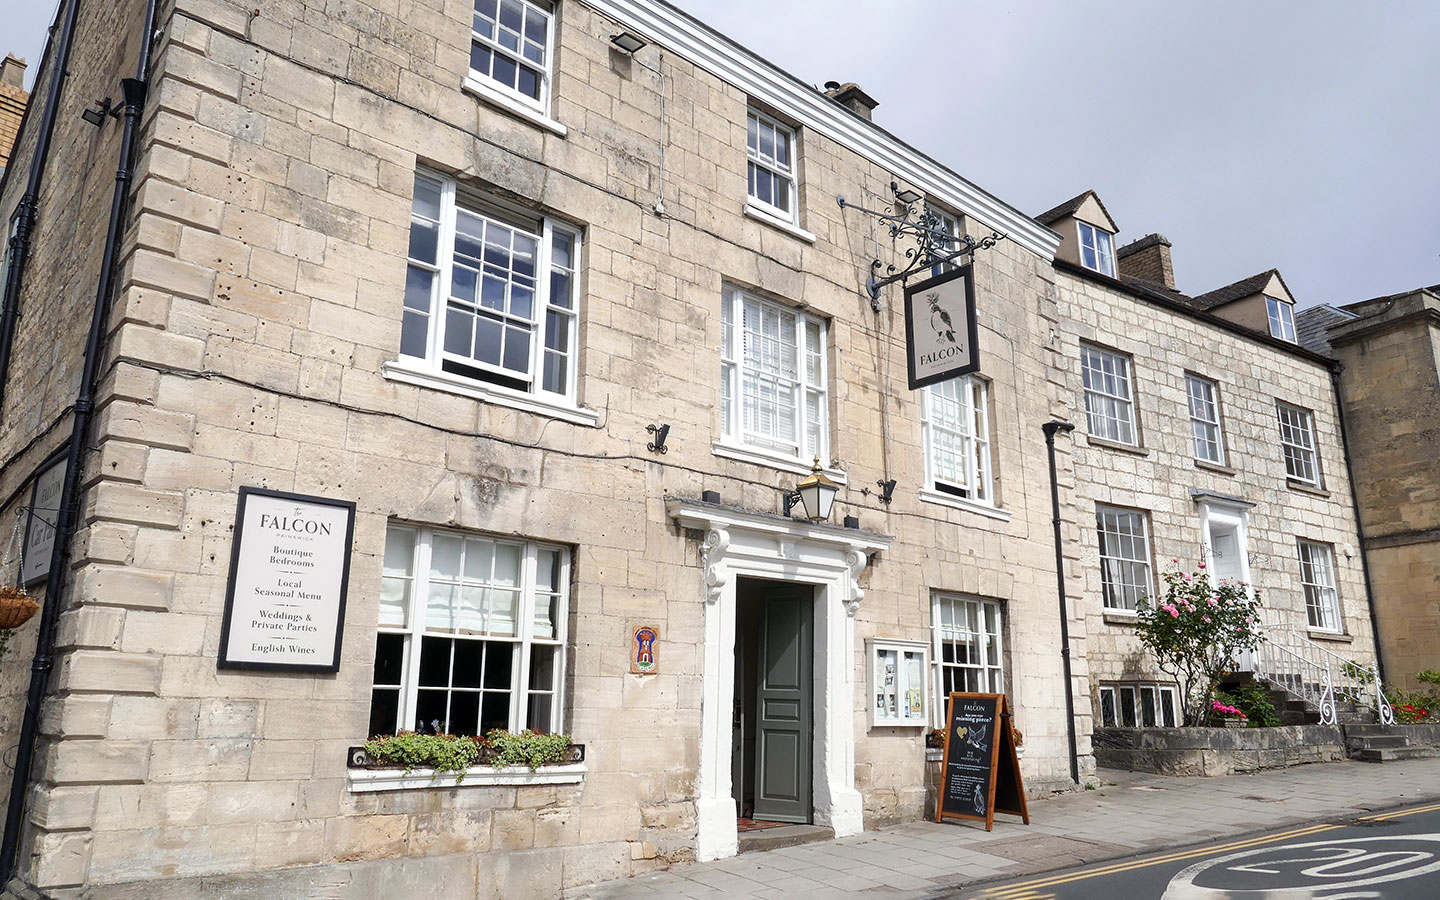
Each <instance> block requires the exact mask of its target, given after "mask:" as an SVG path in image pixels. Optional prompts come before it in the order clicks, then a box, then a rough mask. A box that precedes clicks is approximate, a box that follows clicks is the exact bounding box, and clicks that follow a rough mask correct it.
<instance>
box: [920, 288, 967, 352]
mask: <svg viewBox="0 0 1440 900" xmlns="http://www.w3.org/2000/svg"><path fill="white" fill-rule="evenodd" d="M925 301H926V302H927V303H929V304H930V327H931V328H933V329H935V333H936V334H938V335H939V336H940V337H942V338H944V339H945V340H947V341H949V342H950V343H952V344H955V345H956V346H959V342H958V341H956V340H955V323H954V322H952V321H950V313H949V312H947V311H946V310H945V309H944V307H942V306H941V305H940V294H939V293H938V292H936V291H931V292H930V293H928V294H926V295H925Z"/></svg>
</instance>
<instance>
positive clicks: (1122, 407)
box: [1080, 344, 1138, 444]
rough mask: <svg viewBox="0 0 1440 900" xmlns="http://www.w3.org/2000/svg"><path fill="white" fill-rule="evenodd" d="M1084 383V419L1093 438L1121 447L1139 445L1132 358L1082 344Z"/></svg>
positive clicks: (1081, 364)
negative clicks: (1132, 386)
mask: <svg viewBox="0 0 1440 900" xmlns="http://www.w3.org/2000/svg"><path fill="white" fill-rule="evenodd" d="M1080 370H1081V375H1082V377H1083V379H1084V382H1085V416H1086V419H1087V420H1088V422H1089V428H1090V435H1091V437H1097V438H1102V439H1104V440H1107V441H1115V442H1116V443H1120V444H1136V443H1138V441H1137V439H1136V433H1135V403H1134V399H1133V396H1132V391H1131V388H1130V358H1129V357H1128V356H1125V355H1124V354H1121V353H1115V352H1114V351H1111V350H1104V349H1101V348H1100V347H1095V346H1093V345H1090V344H1081V345H1080Z"/></svg>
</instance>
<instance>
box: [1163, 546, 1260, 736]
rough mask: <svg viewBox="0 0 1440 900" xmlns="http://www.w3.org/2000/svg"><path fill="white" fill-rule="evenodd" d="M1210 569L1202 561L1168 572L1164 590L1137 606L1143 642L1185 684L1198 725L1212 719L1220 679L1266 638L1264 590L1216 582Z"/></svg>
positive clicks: (1185, 698)
mask: <svg viewBox="0 0 1440 900" xmlns="http://www.w3.org/2000/svg"><path fill="white" fill-rule="evenodd" d="M1204 569H1205V564H1204V563H1201V564H1200V571H1199V572H1195V573H1190V572H1181V571H1180V570H1179V569H1173V570H1171V571H1168V572H1166V573H1165V574H1164V575H1163V578H1164V580H1165V588H1166V589H1165V594H1164V596H1163V597H1161V598H1160V599H1159V600H1158V601H1157V602H1152V601H1150V600H1148V599H1147V600H1142V601H1140V603H1139V604H1138V607H1137V610H1136V611H1137V613H1138V616H1137V622H1136V633H1137V634H1138V635H1139V637H1140V642H1141V643H1142V644H1143V645H1144V646H1145V649H1147V650H1149V651H1150V652H1151V653H1153V654H1154V655H1155V659H1156V662H1157V663H1158V664H1159V666H1160V668H1161V670H1163V671H1164V672H1166V673H1167V674H1169V675H1171V676H1172V677H1173V678H1174V679H1175V682H1176V684H1177V685H1179V687H1180V693H1181V703H1182V705H1183V707H1184V714H1185V724H1186V725H1192V726H1193V725H1204V724H1205V723H1206V721H1207V720H1208V719H1209V716H1210V699H1211V695H1212V694H1213V693H1214V690H1215V682H1216V680H1217V679H1218V678H1219V677H1220V676H1221V675H1222V674H1223V673H1225V672H1227V671H1229V670H1231V669H1233V668H1234V667H1235V665H1236V661H1237V658H1238V657H1239V655H1240V654H1241V653H1244V652H1245V651H1247V650H1253V649H1255V648H1256V647H1258V646H1260V643H1261V642H1262V641H1263V640H1264V639H1265V637H1264V635H1263V634H1262V633H1261V632H1260V620H1259V619H1258V618H1256V609H1257V608H1258V607H1259V605H1260V592H1259V591H1253V592H1247V591H1246V586H1245V585H1244V584H1242V583H1238V582H1232V581H1230V580H1229V579H1224V580H1222V581H1221V582H1220V583H1219V584H1218V585H1212V584H1211V583H1210V575H1209V574H1208V573H1207V572H1205V571H1204Z"/></svg>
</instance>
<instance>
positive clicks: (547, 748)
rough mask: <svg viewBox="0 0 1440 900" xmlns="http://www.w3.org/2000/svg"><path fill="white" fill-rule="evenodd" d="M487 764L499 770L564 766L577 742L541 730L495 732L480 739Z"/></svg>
mask: <svg viewBox="0 0 1440 900" xmlns="http://www.w3.org/2000/svg"><path fill="white" fill-rule="evenodd" d="M480 746H481V748H482V754H483V756H484V759H485V762H487V763H489V764H490V765H492V766H494V767H495V768H497V769H499V768H501V767H503V766H529V767H530V768H531V769H532V770H534V769H538V768H540V767H541V766H553V765H557V764H559V763H563V762H564V761H565V758H566V757H567V756H569V755H570V748H571V747H573V746H574V743H573V742H572V741H571V740H570V736H569V735H566V734H541V733H540V732H538V731H521V732H518V733H516V732H513V731H503V730H501V729H499V728H494V729H491V730H490V731H489V732H487V733H486V734H485V737H484V738H483V739H480Z"/></svg>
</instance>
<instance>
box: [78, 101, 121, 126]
mask: <svg viewBox="0 0 1440 900" xmlns="http://www.w3.org/2000/svg"><path fill="white" fill-rule="evenodd" d="M106 116H114V117H116V118H117V119H118V118H119V117H120V107H118V106H115V107H112V106H111V105H110V98H109V97H106V98H105V99H104V100H96V101H95V106H94V107H91V108H87V109H86V110H85V111H84V112H82V113H80V118H82V119H84V120H85V121H87V122H89V123H90V124H91V125H94V126H95V127H96V128H99V127H100V126H101V125H104V124H105V117H106Z"/></svg>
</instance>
